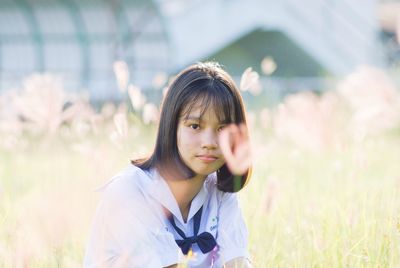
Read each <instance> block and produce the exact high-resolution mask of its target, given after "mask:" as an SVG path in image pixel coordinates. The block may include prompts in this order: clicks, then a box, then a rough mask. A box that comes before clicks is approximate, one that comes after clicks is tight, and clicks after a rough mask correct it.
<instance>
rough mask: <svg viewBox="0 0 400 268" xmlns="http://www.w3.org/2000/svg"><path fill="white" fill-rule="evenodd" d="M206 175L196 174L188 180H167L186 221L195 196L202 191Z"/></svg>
mask: <svg viewBox="0 0 400 268" xmlns="http://www.w3.org/2000/svg"><path fill="white" fill-rule="evenodd" d="M204 180H205V177H204V176H196V177H193V178H190V179H187V180H179V181H172V180H166V182H167V184H168V186H169V188H170V190H171V192H172V194H173V195H174V197H175V199H176V202H177V203H178V206H179V210H180V211H181V214H182V218H183V220H184V221H185V222H186V220H187V217H188V214H189V209H190V204H191V202H192V200H193V198H194V197H195V196H196V195H197V194H198V193H199V192H200V190H201V187H203V183H204Z"/></svg>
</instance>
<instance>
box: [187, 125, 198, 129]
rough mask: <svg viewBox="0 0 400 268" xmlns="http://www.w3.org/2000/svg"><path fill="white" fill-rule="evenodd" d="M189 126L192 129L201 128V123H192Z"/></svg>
mask: <svg viewBox="0 0 400 268" xmlns="http://www.w3.org/2000/svg"><path fill="white" fill-rule="evenodd" d="M189 127H190V128H191V129H199V128H200V125H199V124H190V125H189Z"/></svg>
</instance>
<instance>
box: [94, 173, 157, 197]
mask: <svg viewBox="0 0 400 268" xmlns="http://www.w3.org/2000/svg"><path fill="white" fill-rule="evenodd" d="M150 176H151V175H150V173H148V172H147V171H144V170H142V169H140V168H138V167H136V166H134V165H129V166H128V167H127V168H125V169H124V170H122V171H121V172H119V173H118V174H116V175H115V176H113V177H112V178H111V179H110V180H109V181H108V182H107V183H105V184H104V185H103V186H101V187H99V188H98V189H97V191H100V192H102V196H103V199H106V200H109V201H121V200H125V201H126V200H127V199H137V198H140V196H142V195H143V194H144V191H146V186H147V184H148V182H149V181H150V180H151V179H150Z"/></svg>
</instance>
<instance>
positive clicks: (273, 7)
mask: <svg viewBox="0 0 400 268" xmlns="http://www.w3.org/2000/svg"><path fill="white" fill-rule="evenodd" d="M0 12H1V13H0V14H1V16H0V20H1V21H0V40H1V42H0V89H1V90H2V91H4V90H7V89H9V88H13V87H16V86H18V85H19V84H18V83H19V81H20V80H21V79H22V78H24V77H26V76H27V75H29V74H31V73H33V72H51V73H52V74H55V75H59V76H60V77H61V78H62V79H63V83H64V86H65V88H66V89H67V90H69V91H77V90H86V91H88V92H89V93H90V98H91V99H92V100H99V101H104V100H109V99H118V96H116V92H117V91H116V90H115V88H116V87H117V84H116V82H115V76H114V73H113V69H112V66H113V63H114V62H115V61H124V62H126V64H127V68H128V70H129V72H130V74H131V76H130V82H131V83H133V84H135V85H137V86H140V87H141V88H142V89H143V90H151V89H153V88H154V82H155V81H154V80H157V78H158V81H159V80H160V78H162V77H163V76H165V75H167V76H169V75H172V74H175V73H177V72H178V71H179V70H181V69H182V68H184V67H185V66H187V65H189V64H191V63H193V62H196V61H202V60H216V61H218V62H220V63H221V64H223V65H225V66H226V69H227V70H228V71H229V72H230V73H231V74H232V75H234V76H240V75H241V74H242V72H243V71H244V70H245V69H246V68H247V67H249V66H251V67H252V68H253V69H254V70H255V71H257V72H259V73H260V74H264V75H265V76H270V80H271V84H272V85H273V87H274V90H275V91H276V90H278V91H281V92H286V91H297V90H301V89H304V88H308V89H313V90H322V89H324V88H326V83H328V84H329V83H330V82H332V81H331V80H334V79H336V78H337V77H341V76H343V75H345V74H346V73H349V72H350V71H352V70H354V68H355V67H356V66H358V65H361V64H370V65H373V66H378V67H381V68H385V69H390V70H391V69H395V68H396V67H397V68H398V65H399V57H400V56H399V43H398V42H397V41H398V36H397V34H396V33H397V32H398V30H397V25H398V24H399V19H398V14H399V12H400V11H399V2H398V1H377V0H354V1H328V0H326V1H323V0H308V1H305V2H298V1H292V0H283V1H267V0H264V1H261V0H251V1H246V2H244V1H240V0H220V1H214V0H212V1H199V0H165V1H164V0H156V1H133V0H113V1H111V0H110V1H95V0H86V1H74V0H57V1H55V0H53V1H51V0H37V1H30V0H8V1H7V0H2V1H0ZM266 57H268V58H271V59H272V60H273V61H274V63H275V64H276V66H277V67H276V70H274V71H273V72H272V70H271V67H270V68H269V70H268V68H266V69H267V70H264V72H263V67H262V65H261V62H262V60H263V59H264V58H266ZM267 67H268V66H267ZM263 78H264V77H263ZM262 80H266V79H262ZM156 82H157V81H156ZM263 82H264V83H266V81H263Z"/></svg>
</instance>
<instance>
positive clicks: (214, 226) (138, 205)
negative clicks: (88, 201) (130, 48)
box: [84, 165, 248, 268]
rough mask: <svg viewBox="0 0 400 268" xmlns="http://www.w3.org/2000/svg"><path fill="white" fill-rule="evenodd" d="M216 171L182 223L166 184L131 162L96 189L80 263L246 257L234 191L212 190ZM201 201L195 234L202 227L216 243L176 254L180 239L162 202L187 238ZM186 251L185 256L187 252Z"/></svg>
mask: <svg viewBox="0 0 400 268" xmlns="http://www.w3.org/2000/svg"><path fill="white" fill-rule="evenodd" d="M216 181H217V178H216V173H213V174H210V175H209V176H208V177H207V178H206V180H205V182H204V185H203V187H202V188H201V190H200V192H199V193H198V194H197V195H196V196H195V198H194V199H193V200H192V202H191V205H190V210H189V215H188V219H187V223H185V222H184V221H183V219H182V214H181V213H180V210H179V207H178V204H177V202H176V200H175V198H174V196H173V195H172V193H171V191H170V189H169V187H168V185H167V183H166V182H165V180H164V179H163V178H162V177H161V176H160V175H159V173H158V172H157V171H156V170H155V169H152V170H150V171H143V170H142V169H140V168H138V167H136V166H134V165H131V166H129V167H128V168H127V169H125V170H123V171H122V172H121V173H119V174H118V175H116V176H114V177H113V178H112V179H111V181H110V182H108V183H107V184H106V185H105V186H103V187H102V188H101V189H102V190H103V196H102V199H101V201H100V204H99V206H98V208H97V211H96V215H95V217H94V221H93V226H92V230H91V234H90V237H89V241H88V244H87V248H86V254H85V260H84V267H157V268H159V267H166V266H169V265H172V264H175V263H186V264H187V266H188V267H222V266H223V264H224V263H226V262H228V261H229V260H232V259H234V258H238V257H245V258H247V257H248V252H247V229H246V225H245V223H244V220H243V217H242V214H241V211H240V208H239V205H238V200H237V195H236V194H234V193H224V192H221V191H219V190H218V189H217V186H216ZM201 206H203V211H202V216H201V223H200V229H199V232H198V233H199V234H200V233H202V232H204V231H207V232H209V233H211V234H212V235H213V236H214V238H216V242H217V247H216V248H215V249H214V250H213V251H210V252H208V253H205V254H204V253H202V252H201V251H200V249H199V247H198V246H197V244H193V245H192V250H193V255H192V256H191V257H190V258H188V257H187V256H186V257H185V256H184V255H183V254H182V251H181V249H180V248H179V247H178V245H177V244H176V242H175V239H182V237H180V235H179V234H178V233H177V232H176V231H175V229H174V228H173V226H172V225H171V223H170V222H169V221H168V219H167V216H166V215H165V212H164V211H163V207H165V208H167V209H168V210H169V211H170V212H171V213H172V215H173V217H174V220H175V223H176V225H177V227H178V228H180V229H181V230H182V231H183V232H184V233H185V234H186V236H187V237H189V236H192V235H193V216H194V215H195V214H196V212H197V211H198V210H199V209H200V208H201ZM188 256H189V255H188Z"/></svg>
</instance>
